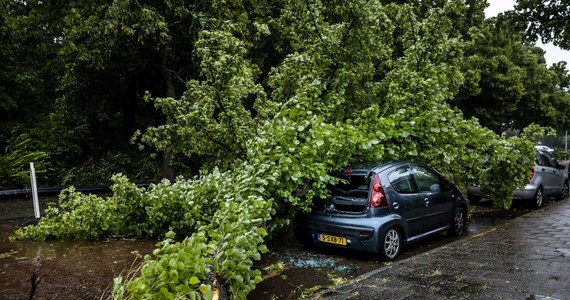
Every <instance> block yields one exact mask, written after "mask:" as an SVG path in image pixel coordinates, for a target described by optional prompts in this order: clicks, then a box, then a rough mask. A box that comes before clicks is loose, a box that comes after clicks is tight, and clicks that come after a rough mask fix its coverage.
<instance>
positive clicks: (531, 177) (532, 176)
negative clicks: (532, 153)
mask: <svg viewBox="0 0 570 300" xmlns="http://www.w3.org/2000/svg"><path fill="white" fill-rule="evenodd" d="M533 178H534V168H530V179H533Z"/></svg>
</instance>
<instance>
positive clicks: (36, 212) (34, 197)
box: [30, 162, 40, 220]
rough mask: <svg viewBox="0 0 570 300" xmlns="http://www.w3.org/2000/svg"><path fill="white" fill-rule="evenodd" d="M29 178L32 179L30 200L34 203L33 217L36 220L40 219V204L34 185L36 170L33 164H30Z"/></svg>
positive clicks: (35, 185)
mask: <svg viewBox="0 0 570 300" xmlns="http://www.w3.org/2000/svg"><path fill="white" fill-rule="evenodd" d="M30 177H31V178H32V200H33V201H34V215H35V216H36V220H37V219H39V218H40V203H39V201H38V186H37V184H36V169H34V163H33V162H31V163H30Z"/></svg>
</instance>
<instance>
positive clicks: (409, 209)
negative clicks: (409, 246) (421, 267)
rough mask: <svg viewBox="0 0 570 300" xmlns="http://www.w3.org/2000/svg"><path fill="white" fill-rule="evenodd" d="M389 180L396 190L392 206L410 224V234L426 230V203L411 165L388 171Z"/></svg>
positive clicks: (413, 234)
mask: <svg viewBox="0 0 570 300" xmlns="http://www.w3.org/2000/svg"><path fill="white" fill-rule="evenodd" d="M388 181H389V182H390V186H391V187H392V189H393V190H394V192H395V196H396V197H394V198H393V200H391V203H390V207H391V209H392V211H393V212H394V213H396V214H398V215H400V216H401V217H402V218H403V219H404V220H405V221H406V223H407V224H408V235H409V236H410V237H411V236H415V235H418V234H420V233H423V232H424V226H423V221H424V214H425V203H424V200H423V195H422V194H421V193H419V192H418V189H417V186H416V184H415V181H414V178H413V176H412V173H411V170H410V167H409V166H408V165H405V166H401V167H398V168H396V169H395V170H393V171H391V172H390V173H388Z"/></svg>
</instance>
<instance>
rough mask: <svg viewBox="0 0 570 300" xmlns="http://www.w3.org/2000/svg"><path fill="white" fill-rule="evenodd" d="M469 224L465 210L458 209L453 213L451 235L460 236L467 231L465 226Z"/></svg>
mask: <svg viewBox="0 0 570 300" xmlns="http://www.w3.org/2000/svg"><path fill="white" fill-rule="evenodd" d="M466 224H467V215H466V214H465V210H464V209H463V208H461V207H458V208H457V209H456V210H455V212H454V213H453V219H452V220H451V228H449V234H451V235H453V236H460V235H462V234H463V232H464V231H465V225H466Z"/></svg>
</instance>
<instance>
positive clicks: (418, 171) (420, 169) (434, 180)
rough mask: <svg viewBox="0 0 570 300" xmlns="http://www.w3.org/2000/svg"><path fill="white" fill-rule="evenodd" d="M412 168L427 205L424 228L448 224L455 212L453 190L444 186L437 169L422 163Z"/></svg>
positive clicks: (428, 228)
mask: <svg viewBox="0 0 570 300" xmlns="http://www.w3.org/2000/svg"><path fill="white" fill-rule="evenodd" d="M412 169H413V175H414V178H415V180H416V184H417V186H418V189H419V191H420V193H421V195H422V197H423V201H424V205H425V216H424V227H425V229H424V230H425V231H430V230H433V229H436V228H441V227H444V226H447V225H448V224H449V222H450V221H451V215H452V214H453V204H454V198H453V191H452V190H450V189H447V188H446V187H445V186H444V184H443V180H442V178H441V176H439V174H437V173H436V172H435V171H433V170H431V169H429V168H427V167H424V166H421V165H414V166H413V167H412Z"/></svg>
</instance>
